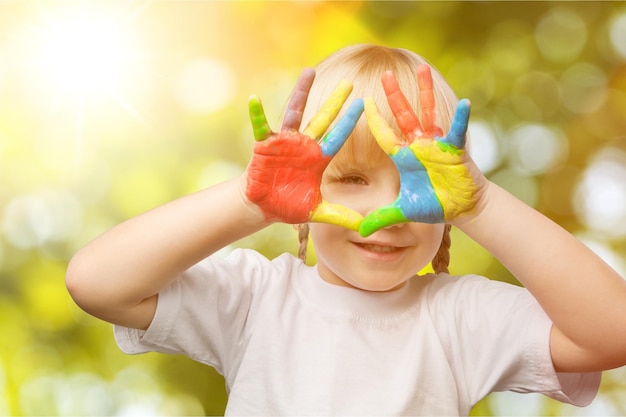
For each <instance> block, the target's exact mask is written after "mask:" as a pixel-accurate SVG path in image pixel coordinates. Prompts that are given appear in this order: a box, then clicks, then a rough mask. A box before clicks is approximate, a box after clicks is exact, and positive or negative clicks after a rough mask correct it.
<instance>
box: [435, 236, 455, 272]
mask: <svg viewBox="0 0 626 417" xmlns="http://www.w3.org/2000/svg"><path fill="white" fill-rule="evenodd" d="M451 228H452V226H450V225H449V224H446V226H445V228H444V230H443V237H442V239H441V245H440V246H439V250H437V253H436V254H435V257H434V258H433V260H432V261H431V264H432V267H433V270H434V271H435V273H436V274H440V273H448V272H449V271H448V265H450V245H451V239H450V229H451Z"/></svg>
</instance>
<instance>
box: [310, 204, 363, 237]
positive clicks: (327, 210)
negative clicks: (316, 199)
mask: <svg viewBox="0 0 626 417" xmlns="http://www.w3.org/2000/svg"><path fill="white" fill-rule="evenodd" d="M362 220H363V216H361V215H360V214H359V213H357V212H356V211H354V210H350V209H349V208H347V207H344V206H342V205H339V204H331V203H329V202H327V201H325V200H322V202H321V203H320V205H319V206H317V207H316V208H315V210H313V213H311V221H312V222H315V223H330V224H336V225H338V226H341V227H345V228H346V229H350V230H354V231H358V230H359V225H360V224H361V221H362Z"/></svg>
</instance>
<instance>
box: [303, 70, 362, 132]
mask: <svg viewBox="0 0 626 417" xmlns="http://www.w3.org/2000/svg"><path fill="white" fill-rule="evenodd" d="M351 92H352V82H350V81H348V80H342V81H341V82H340V83H339V84H338V85H337V87H336V88H335V90H333V92H332V93H331V95H330V97H328V99H327V100H326V101H325V102H324V104H323V105H322V107H321V108H320V110H319V111H318V112H317V114H316V115H315V116H313V118H312V119H311V121H310V122H309V125H308V126H307V127H306V129H304V131H303V132H302V133H304V134H305V135H307V136H308V137H310V138H313V139H319V138H321V137H322V135H323V134H324V132H325V131H326V129H328V126H330V124H331V123H332V122H333V120H335V118H336V117H337V114H339V110H341V107H343V103H345V102H346V100H347V99H348V96H349V95H350V93H351Z"/></svg>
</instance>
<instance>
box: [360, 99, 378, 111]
mask: <svg viewBox="0 0 626 417" xmlns="http://www.w3.org/2000/svg"><path fill="white" fill-rule="evenodd" d="M363 109H364V110H365V112H366V113H370V112H371V111H373V110H376V109H377V106H376V102H375V101H374V98H372V97H365V98H364V99H363Z"/></svg>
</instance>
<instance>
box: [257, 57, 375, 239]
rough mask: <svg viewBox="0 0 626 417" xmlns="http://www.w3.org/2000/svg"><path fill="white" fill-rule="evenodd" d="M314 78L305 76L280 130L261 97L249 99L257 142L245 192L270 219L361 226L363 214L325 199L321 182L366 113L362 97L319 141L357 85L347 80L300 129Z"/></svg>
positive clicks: (305, 73) (309, 74)
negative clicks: (272, 125)
mask: <svg viewBox="0 0 626 417" xmlns="http://www.w3.org/2000/svg"><path fill="white" fill-rule="evenodd" d="M314 78H315V72H314V71H313V70H311V69H307V70H304V71H303V72H302V74H301V75H300V78H299V79H298V83H297V84H296V87H295V89H294V92H293V94H292V97H291V100H290V102H289V104H288V106H287V111H286V114H285V118H284V120H283V125H282V128H281V130H280V131H279V132H273V131H272V130H271V128H270V126H269V124H268V122H267V118H266V117H265V113H264V111H263V106H262V105H261V102H260V100H259V98H258V97H256V96H252V97H251V98H250V101H249V111H250V120H251V122H252V129H253V132H254V138H255V139H256V141H257V142H256V143H255V145H254V153H253V155H252V159H251V161H250V164H249V165H248V168H247V172H246V189H245V195H246V197H247V198H248V200H249V201H250V202H251V203H253V204H255V205H256V206H258V207H259V208H260V209H261V211H262V212H263V214H264V215H265V218H266V220H269V221H281V222H284V223H289V224H299V223H307V222H323V223H331V224H337V225H339V226H343V227H346V228H349V229H352V230H358V228H359V224H360V222H361V220H362V219H363V217H362V216H361V215H360V214H358V213H357V212H355V211H352V210H350V209H348V208H346V207H344V206H340V205H336V204H330V203H328V202H327V201H325V200H323V198H322V194H321V191H320V184H321V181H322V174H323V173H324V170H325V169H326V167H327V166H328V164H329V163H330V161H331V159H332V157H333V156H334V155H335V154H336V153H337V152H338V151H339V149H340V148H341V146H343V144H344V143H345V141H346V140H347V138H348V136H349V135H350V133H351V132H352V130H353V129H354V126H355V125H356V122H357V120H358V119H359V117H360V116H361V113H362V112H363V101H362V100H361V99H356V100H355V101H354V102H353V103H352V104H351V105H350V107H349V108H348V110H347V112H346V113H345V115H344V116H343V117H342V118H341V119H340V120H339V121H338V122H337V124H336V125H335V126H334V127H333V128H332V129H331V130H330V131H329V132H328V133H327V134H326V135H325V136H324V138H323V140H322V142H321V144H318V142H317V140H318V139H319V138H320V137H322V135H323V134H324V132H326V130H327V129H328V127H329V126H330V124H331V123H332V122H333V120H334V119H335V118H336V117H337V114H338V113H339V111H340V110H341V107H342V106H343V104H344V102H345V101H346V99H347V98H348V95H349V94H350V92H351V91H352V84H351V83H350V82H349V81H347V80H344V81H342V82H341V83H339V85H338V86H337V87H336V88H335V90H334V91H333V93H332V94H331V96H330V97H329V98H328V100H327V101H326V102H325V103H324V105H323V106H322V107H321V108H320V110H319V112H318V113H317V114H316V115H315V116H314V117H313V119H312V120H311V122H310V123H309V124H308V126H307V127H306V128H305V129H304V131H303V132H300V131H299V127H300V122H301V120H302V113H303V111H304V107H305V105H306V101H307V98H308V93H309V90H310V88H311V85H312V84H313V79H314Z"/></svg>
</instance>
